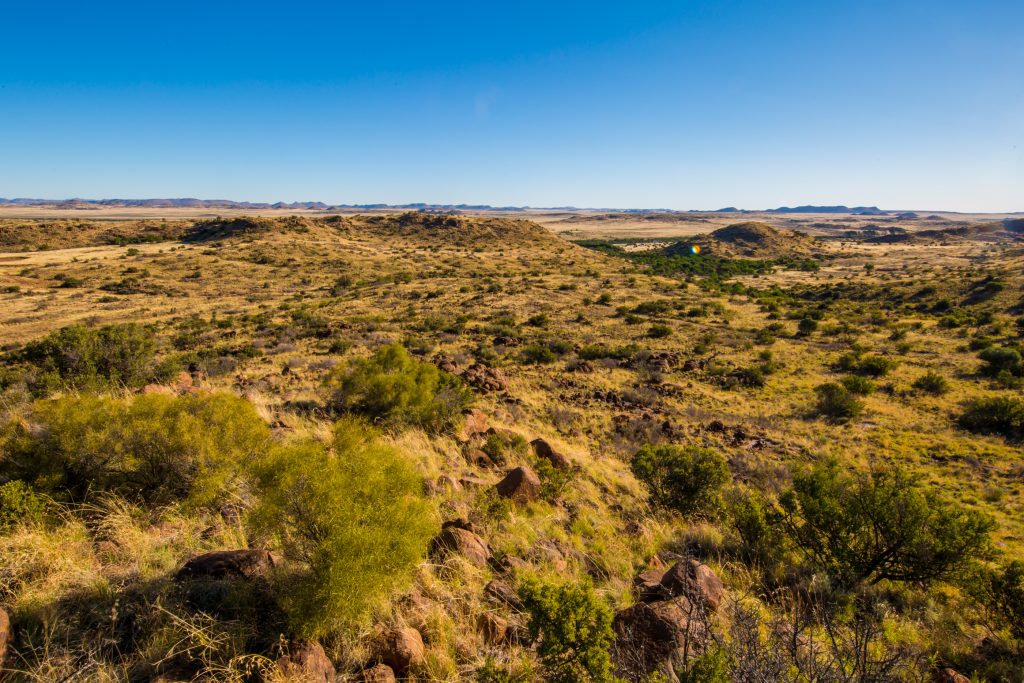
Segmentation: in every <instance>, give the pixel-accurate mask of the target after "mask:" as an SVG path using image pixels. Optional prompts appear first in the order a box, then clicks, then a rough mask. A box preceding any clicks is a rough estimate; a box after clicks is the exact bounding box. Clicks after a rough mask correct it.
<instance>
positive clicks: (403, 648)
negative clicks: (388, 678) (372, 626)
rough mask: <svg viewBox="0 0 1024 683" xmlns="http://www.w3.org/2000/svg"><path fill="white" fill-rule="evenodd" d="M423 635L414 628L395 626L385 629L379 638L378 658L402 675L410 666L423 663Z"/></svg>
mask: <svg viewBox="0 0 1024 683" xmlns="http://www.w3.org/2000/svg"><path fill="white" fill-rule="evenodd" d="M423 656H424V648H423V637H422V636H421V635H420V632H419V631H417V630H416V629H414V628H409V627H404V628H395V629H391V630H390V631H387V632H386V633H385V634H384V637H383V638H382V640H381V650H380V659H381V662H383V663H384V664H387V665H388V666H390V667H391V668H392V669H394V671H395V674H396V675H398V676H404V675H405V673H406V672H408V671H409V668H410V667H414V666H419V665H420V664H422V663H423Z"/></svg>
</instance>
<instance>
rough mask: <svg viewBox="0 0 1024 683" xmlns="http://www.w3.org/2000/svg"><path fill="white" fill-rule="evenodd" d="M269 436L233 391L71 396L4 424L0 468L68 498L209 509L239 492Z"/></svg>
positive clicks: (42, 403)
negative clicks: (107, 496)
mask: <svg viewBox="0 0 1024 683" xmlns="http://www.w3.org/2000/svg"><path fill="white" fill-rule="evenodd" d="M269 438H270V430H269V428H268V427H267V425H266V423H264V422H263V420H262V419H261V418H260V416H259V415H258V414H257V413H256V411H255V409H254V408H253V406H252V404H250V403H249V402H248V401H245V400H243V399H240V398H238V397H236V396H232V395H230V394H197V395H191V396H183V397H175V396H167V395H164V394H147V395H140V396H135V397H132V398H125V399H121V398H111V397H101V396H95V395H82V396H68V397H63V398H59V399H54V400H49V401H38V402H37V403H36V404H35V405H34V406H33V408H32V411H31V413H30V414H29V416H28V423H25V422H12V423H11V424H9V425H7V427H6V428H5V429H4V431H3V434H2V442H0V444H2V450H3V451H4V452H5V453H6V457H5V458H4V459H3V461H2V462H0V473H2V475H3V476H4V477H6V478H9V479H17V480H22V481H25V482H27V483H28V484H29V485H31V486H32V487H33V488H36V489H37V490H40V491H44V492H48V493H50V494H51V495H53V496H54V497H57V498H63V499H68V500H71V501H83V500H87V499H89V498H90V497H91V496H93V495H95V494H100V493H105V492H114V493H118V494H121V495H123V496H125V497H128V498H131V499H136V500H143V501H145V502H147V503H148V504H150V505H161V504H166V503H170V502H173V501H178V500H183V501H186V502H187V503H189V504H190V505H208V504H214V503H216V502H218V501H222V500H225V499H227V498H228V497H229V496H231V495H232V494H234V493H237V492H238V490H239V487H241V486H242V483H243V482H242V476H243V473H244V472H245V468H246V467H247V466H248V465H249V464H251V463H252V461H253V458H255V457H256V456H257V455H258V454H260V453H262V452H263V450H264V449H265V448H266V445H267V443H268V440H269Z"/></svg>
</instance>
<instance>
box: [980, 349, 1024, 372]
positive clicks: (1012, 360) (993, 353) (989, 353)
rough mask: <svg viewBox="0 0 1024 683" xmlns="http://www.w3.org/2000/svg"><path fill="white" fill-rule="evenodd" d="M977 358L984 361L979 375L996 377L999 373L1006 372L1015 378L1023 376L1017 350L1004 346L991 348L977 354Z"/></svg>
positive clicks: (1022, 366) (1023, 370) (1023, 365)
mask: <svg viewBox="0 0 1024 683" xmlns="http://www.w3.org/2000/svg"><path fill="white" fill-rule="evenodd" d="M978 358H980V359H981V360H982V361H984V363H985V364H984V365H982V366H981V374H983V375H987V376H989V377H996V376H998V375H999V373H1001V372H1008V373H1010V374H1011V375H1013V376H1015V377H1019V376H1020V375H1022V374H1024V364H1022V362H1021V355H1020V352H1019V351H1018V350H1017V349H1013V348H1009V347H1005V346H991V347H989V348H987V349H985V350H984V351H982V352H981V353H979V354H978Z"/></svg>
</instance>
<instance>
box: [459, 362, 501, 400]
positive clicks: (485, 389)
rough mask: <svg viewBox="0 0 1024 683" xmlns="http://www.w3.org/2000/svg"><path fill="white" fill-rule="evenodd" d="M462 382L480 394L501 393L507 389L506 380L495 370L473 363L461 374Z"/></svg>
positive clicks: (499, 371)
mask: <svg viewBox="0 0 1024 683" xmlns="http://www.w3.org/2000/svg"><path fill="white" fill-rule="evenodd" d="M462 381H464V382H465V383H466V384H468V385H469V386H471V387H473V388H474V389H476V390H477V391H479V392H480V393H482V394H489V393H492V392H502V391H506V390H507V389H508V378H506V377H505V373H503V372H502V371H501V370H499V369H497V368H489V367H487V366H486V365H481V364H480V363H473V364H472V365H470V366H469V367H468V368H466V370H465V371H464V372H463V373H462Z"/></svg>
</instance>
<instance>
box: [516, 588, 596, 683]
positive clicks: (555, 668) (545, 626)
mask: <svg viewBox="0 0 1024 683" xmlns="http://www.w3.org/2000/svg"><path fill="white" fill-rule="evenodd" d="M520 594H521V596H522V599H523V605H524V606H525V608H526V610H527V612H528V613H529V615H530V620H529V624H528V628H529V632H530V636H531V637H532V638H533V639H534V640H535V641H537V655H538V657H540V661H541V663H542V664H543V666H544V672H545V674H546V675H545V679H546V680H548V681H551V682H552V683H580V682H588V681H590V682H592V683H612V682H613V681H614V680H615V678H614V677H613V675H612V673H611V669H612V666H611V656H610V654H609V649H610V648H611V645H612V642H613V641H614V639H615V636H614V632H613V631H612V610H611V608H610V607H609V606H608V605H607V604H606V603H605V602H604V601H603V600H601V599H600V598H599V597H598V596H597V594H596V593H595V592H594V589H593V587H592V586H591V585H590V584H589V583H586V582H585V583H580V584H573V583H566V584H562V585H553V584H546V583H539V582H537V581H526V582H524V584H523V586H522V588H521V589H520Z"/></svg>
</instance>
